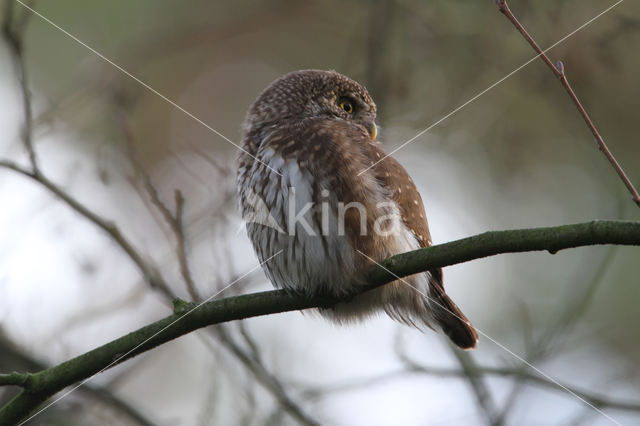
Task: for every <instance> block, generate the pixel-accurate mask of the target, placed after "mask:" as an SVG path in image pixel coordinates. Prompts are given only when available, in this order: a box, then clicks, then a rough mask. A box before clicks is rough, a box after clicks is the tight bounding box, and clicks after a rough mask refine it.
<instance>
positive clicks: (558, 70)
mask: <svg viewBox="0 0 640 426" xmlns="http://www.w3.org/2000/svg"><path fill="white" fill-rule="evenodd" d="M496 4H497V5H498V8H499V10H500V12H502V13H503V14H504V15H505V16H506V17H507V19H509V21H511V23H512V24H513V26H514V27H516V29H517V30H518V31H519V32H520V34H522V36H523V37H524V38H525V40H527V42H528V43H529V44H530V45H531V47H533V50H535V51H536V52H537V53H538V55H539V56H540V59H542V60H543V61H544V63H545V64H547V66H548V67H549V69H550V70H551V72H553V74H554V75H555V76H556V77H557V78H558V79H559V80H560V83H562V86H563V87H564V88H565V90H566V91H567V93H568V94H569V97H570V98H571V101H572V102H573V103H574V104H575V106H576V108H577V109H578V112H579V113H580V115H581V116H582V118H583V119H584V122H585V123H586V124H587V127H588V128H589V131H591V134H593V137H594V138H595V140H596V143H597V145H598V148H599V149H600V151H602V153H603V154H604V155H605V157H607V160H609V163H611V166H612V167H613V168H614V170H615V171H616V173H617V174H618V176H619V177H620V179H621V180H622V182H623V183H624V185H625V186H626V187H627V190H628V191H629V193H630V194H631V197H632V200H633V202H635V203H636V204H637V205H638V207H640V194H638V191H637V190H636V188H635V187H634V186H633V184H632V183H631V180H630V179H629V178H628V177H627V174H626V173H625V172H624V170H623V169H622V167H621V166H620V164H619V163H618V161H617V160H616V159H615V157H614V156H613V154H612V153H611V151H610V150H609V148H608V147H607V144H606V143H605V142H604V139H603V138H602V136H600V132H598V130H597V129H596V126H595V125H594V124H593V121H592V120H591V118H590V117H589V114H587V111H586V110H585V108H584V107H583V106H582V103H581V102H580V100H579V99H578V97H577V96H576V94H575V92H574V91H573V89H572V88H571V85H570V84H569V80H568V79H567V75H566V74H565V69H564V64H563V63H562V61H558V63H557V65H555V64H554V63H553V62H552V61H551V59H549V57H548V56H547V54H546V53H545V52H544V51H543V50H542V49H541V48H540V46H538V43H536V41H535V40H534V39H533V37H531V35H529V33H528V32H527V30H525V28H524V27H523V26H522V24H521V23H520V21H518V18H516V17H515V15H514V14H513V12H511V9H509V6H508V5H507V1H506V0H496Z"/></svg>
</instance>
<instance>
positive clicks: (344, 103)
mask: <svg viewBox="0 0 640 426" xmlns="http://www.w3.org/2000/svg"><path fill="white" fill-rule="evenodd" d="M338 105H340V108H342V109H343V110H344V111H346V112H347V114H353V111H355V109H356V108H355V107H354V106H353V102H351V101H350V100H349V99H341V100H340V102H339V103H338Z"/></svg>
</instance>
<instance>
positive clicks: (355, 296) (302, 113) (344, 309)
mask: <svg viewBox="0 0 640 426" xmlns="http://www.w3.org/2000/svg"><path fill="white" fill-rule="evenodd" d="M375 120H376V105H375V103H374V102H373V100H372V99H371V96H370V95H369V93H368V92H367V90H366V89H365V88H364V87H362V86H361V85H359V84H358V83H356V82H355V81H353V80H351V79H350V78H348V77H345V76H344V75H342V74H339V73H337V72H334V71H320V70H304V71H296V72H292V73H289V74H287V75H285V76H283V77H281V78H279V79H277V80H276V81H274V82H273V83H271V85H269V87H267V88H266V89H265V90H264V92H262V94H261V95H260V96H258V98H257V99H256V101H255V102H254V103H253V105H252V106H251V108H250V109H249V112H248V114H247V117H246V120H245V123H244V129H243V138H242V147H243V152H242V153H241V154H240V157H239V167H238V176H237V181H238V195H239V202H240V208H241V211H242V214H243V217H244V218H245V220H246V222H247V232H248V235H249V238H250V239H251V242H252V243H253V247H254V248H255V251H256V253H257V255H258V258H259V259H260V261H261V262H264V263H263V265H262V267H263V269H264V271H265V273H266V275H267V277H268V278H269V280H271V283H272V284H273V285H274V286H275V287H276V288H283V289H286V290H288V291H291V292H294V293H296V294H304V295H308V296H313V295H332V296H337V297H344V298H345V300H346V301H345V302H341V303H339V304H338V305H336V306H334V307H333V308H331V309H322V310H321V311H320V312H321V314H322V315H323V316H325V317H327V318H330V319H332V320H334V321H336V322H339V323H346V322H352V321H356V320H360V319H363V318H366V317H368V316H370V315H372V314H375V313H378V312H381V311H384V312H386V313H387V314H388V315H389V316H391V317H392V318H394V319H396V320H398V321H401V322H403V323H406V324H409V325H412V326H415V327H418V328H421V329H422V328H425V327H428V328H432V329H434V330H442V331H443V332H444V333H445V334H446V335H447V336H449V338H450V339H451V340H452V341H453V342H454V343H455V344H456V345H458V346H460V347H461V348H464V349H470V348H473V347H474V346H475V345H476V342H477V340H478V337H477V334H476V331H475V329H474V328H473V326H472V325H471V324H470V323H469V321H468V320H467V318H466V317H465V316H464V314H463V313H462V312H461V311H460V309H458V307H457V306H456V305H455V304H454V303H453V301H452V300H451V299H450V298H449V297H448V296H447V294H446V293H445V290H444V286H443V284H442V270H441V269H439V268H438V269H433V270H431V271H429V272H426V273H420V274H415V275H412V276H410V277H407V278H404V279H403V280H402V281H401V280H397V281H394V282H392V283H389V284H387V285H384V286H382V287H379V288H377V289H375V290H371V291H368V292H365V293H362V294H360V291H359V289H360V288H362V287H363V286H365V285H366V284H367V283H366V274H367V272H368V271H369V270H370V268H371V267H372V266H373V265H375V262H381V261H383V260H384V259H386V258H388V257H390V256H393V255H395V254H399V253H403V252H407V251H410V250H415V249H418V248H420V247H426V246H429V245H431V237H430V234H429V227H428V225H427V219H426V215H425V211H424V207H423V204H422V198H421V197H420V194H419V193H418V191H417V189H416V186H415V184H414V183H413V181H412V180H411V178H410V177H409V175H408V174H407V172H406V170H405V169H404V168H403V167H402V166H401V165H400V164H399V163H398V162H397V161H396V160H394V159H393V158H391V157H387V156H386V154H385V153H384V151H383V150H382V148H381V147H380V145H379V143H377V142H376V141H375V139H376V133H377V131H376V129H377V127H376V124H375Z"/></svg>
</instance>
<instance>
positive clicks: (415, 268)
mask: <svg viewBox="0 0 640 426" xmlns="http://www.w3.org/2000/svg"><path fill="white" fill-rule="evenodd" d="M594 244H620V245H635V246H640V222H623V221H593V222H588V223H579V224H574V225H563V226H556V227H548V228H533V229H519V230H510V231H492V232H485V233H483V234H480V235H476V236H473V237H469V238H464V239H461V240H457V241H452V242H449V243H445V244H440V245H435V246H431V247H425V248H422V249H418V250H414V251H411V252H407V253H403V254H399V255H396V256H393V257H391V258H389V259H387V260H385V261H384V262H382V266H381V267H380V266H377V267H375V268H374V269H373V270H372V272H371V273H370V275H369V282H370V285H369V286H368V287H367V288H365V289H363V291H368V290H371V289H373V288H376V287H379V286H381V285H384V284H386V283H389V282H391V281H394V280H395V279H396V277H406V276H409V275H413V274H416V273H419V272H424V271H428V270H431V269H434V268H437V267H444V266H449V265H453V264H457V263H462V262H466V261H469V260H473V259H479V258H483V257H487V256H492V255H496V254H500V253H515V252H525V251H534V250H547V251H550V252H552V253H555V252H557V251H558V250H562V249H566V248H574V247H579V246H586V245H594ZM338 302H340V300H339V299H336V298H333V297H312V298H309V297H304V296H296V295H293V294H288V293H287V292H285V291H283V290H273V291H266V292H261V293H252V294H246V295H241V296H235V297H228V298H226V299H218V300H212V301H209V302H206V303H201V304H195V303H188V302H184V301H180V300H176V301H175V303H174V305H175V309H174V314H173V315H170V316H168V317H165V318H163V319H161V320H159V321H156V322H154V323H152V324H149V325H147V326H145V327H142V328H140V329H138V330H136V331H133V332H131V333H129V334H127V335H126V336H123V337H120V338H118V339H116V340H113V341H111V342H109V343H107V344H105V345H103V346H101V347H99V348H96V349H94V350H92V351H89V352H87V353H85V354H82V355H80V356H78V357H75V358H73V359H71V360H69V361H66V362H63V363H62V364H59V365H57V366H55V367H52V368H49V369H47V370H43V371H40V372H38V373H33V374H29V375H28V377H27V378H26V380H25V383H24V385H23V386H22V388H23V391H22V392H21V393H19V394H18V395H17V396H16V397H15V398H14V399H13V400H11V401H10V402H9V403H7V404H6V405H5V406H4V407H2V408H0V424H11V423H14V422H16V421H18V420H19V419H24V418H25V417H26V416H28V415H29V413H31V412H32V411H34V410H35V409H36V408H37V407H38V406H39V405H40V404H41V403H42V402H44V401H46V400H47V399H48V398H49V397H51V396H52V395H54V394H55V393H56V392H58V391H60V390H62V389H63V388H65V387H66V386H70V385H72V384H74V383H77V382H78V381H81V380H85V379H87V378H89V377H91V376H93V375H94V374H97V373H99V372H101V371H104V370H105V369H107V368H110V367H112V366H114V365H117V364H119V363H121V362H123V361H125V360H127V359H130V358H132V357H134V356H136V355H138V354H140V353H143V352H146V351H148V350H150V349H152V348H155V347H157V346H158V345H161V344H163V343H166V342H168V341H170V340H173V339H175V338H177V337H180V336H183V335H185V334H188V333H190V332H192V331H194V330H197V329H199V328H202V327H206V326H208V325H213V324H219V323H222V322H228V321H234V320H239V319H244V318H250V317H255V316H261V315H268V314H274V313H280V312H288V311H295V310H301V309H309V308H317V307H322V308H329V307H331V306H333V305H335V304H336V303H338ZM518 371H519V370H518ZM459 373H460V372H459V370H456V374H459ZM487 373H488V374H503V375H508V374H512V370H504V369H490V370H487ZM522 374H526V375H531V376H532V378H531V380H535V381H536V382H544V383H546V385H547V386H553V387H555V386H556V385H555V384H554V383H552V382H548V381H547V380H546V379H545V378H543V377H540V376H537V375H535V374H533V373H522ZM534 377H535V379H534ZM3 380H9V379H8V378H7V377H6V376H3V375H0V384H1V383H2V382H3ZM11 382H12V383H15V378H13V377H12V378H11ZM576 393H577V394H578V395H581V393H578V392H576ZM588 398H590V399H592V400H594V402H593V404H594V405H596V406H602V405H603V404H605V403H606V400H603V399H602V398H600V397H593V396H591V395H589V397H588ZM588 398H585V399H587V400H589V399H588ZM603 401H604V402H603ZM620 406H625V407H629V406H633V407H635V404H627V405H625V404H621V405H620Z"/></svg>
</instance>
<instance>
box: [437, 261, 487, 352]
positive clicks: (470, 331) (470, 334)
mask: <svg viewBox="0 0 640 426" xmlns="http://www.w3.org/2000/svg"><path fill="white" fill-rule="evenodd" d="M430 275H431V277H430V278H431V279H430V280H429V298H430V299H429V302H428V303H429V307H430V310H431V313H432V315H433V318H434V320H435V321H436V323H437V324H438V325H439V326H440V328H441V329H442V331H443V332H444V334H446V335H447V336H448V337H449V339H451V341H452V342H453V343H455V344H456V345H458V346H459V347H460V348H462V349H473V348H474V347H475V346H476V343H477V342H478V333H477V332H476V329H475V328H474V327H473V325H471V323H470V322H469V320H468V319H467V317H466V316H465V315H464V314H463V313H462V311H461V310H460V308H458V307H457V306H456V304H455V303H453V300H451V298H450V297H449V296H447V293H445V291H444V286H443V285H442V272H440V271H431V274H430Z"/></svg>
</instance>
